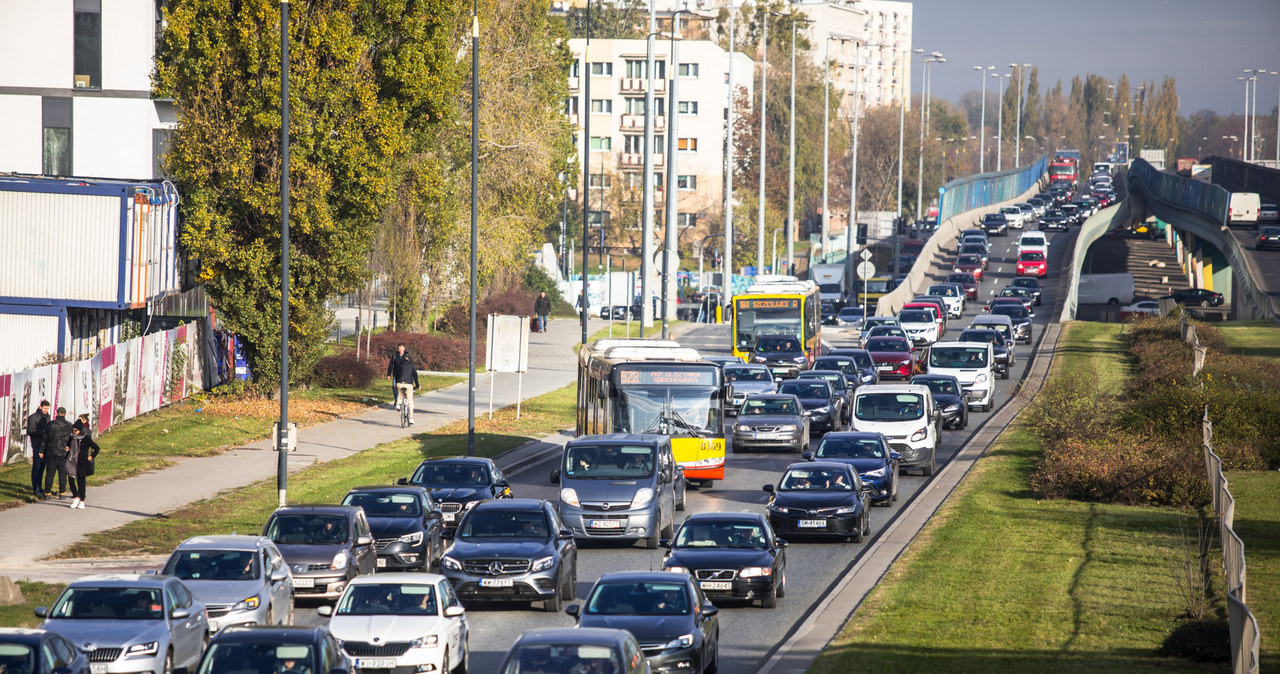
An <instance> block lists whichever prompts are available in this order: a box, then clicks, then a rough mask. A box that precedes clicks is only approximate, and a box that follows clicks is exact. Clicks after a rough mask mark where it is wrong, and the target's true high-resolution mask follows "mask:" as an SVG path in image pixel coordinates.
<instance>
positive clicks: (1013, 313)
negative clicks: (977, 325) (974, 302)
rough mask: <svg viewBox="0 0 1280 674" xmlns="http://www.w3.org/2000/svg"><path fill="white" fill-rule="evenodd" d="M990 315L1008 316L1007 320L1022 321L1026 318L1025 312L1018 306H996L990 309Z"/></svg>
mask: <svg viewBox="0 0 1280 674" xmlns="http://www.w3.org/2000/svg"><path fill="white" fill-rule="evenodd" d="M991 313H993V314H996V315H1002V316H1008V317H1009V318H1017V319H1023V318H1028V316H1027V310H1026V309H1023V308H1022V305H1021V303H1019V304H997V305H996V306H994V307H991Z"/></svg>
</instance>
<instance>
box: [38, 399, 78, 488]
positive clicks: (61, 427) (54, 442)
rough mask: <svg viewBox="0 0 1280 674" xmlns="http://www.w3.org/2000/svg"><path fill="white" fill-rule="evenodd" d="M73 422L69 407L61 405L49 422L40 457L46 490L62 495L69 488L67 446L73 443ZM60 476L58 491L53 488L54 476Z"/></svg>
mask: <svg viewBox="0 0 1280 674" xmlns="http://www.w3.org/2000/svg"><path fill="white" fill-rule="evenodd" d="M71 429H72V426H71V422H70V421H67V408H65V407H59V408H58V416H57V417H56V418H54V420H53V421H50V422H49V426H48V428H47V429H46V430H45V433H44V448H43V450H42V451H41V456H40V458H41V459H43V460H44V491H45V493H46V494H57V495H59V496H61V495H62V492H64V491H66V490H67V464H66V461H67V446H68V445H69V444H71ZM54 475H57V476H58V491H56V492H55V491H51V490H52V489H53V476H54Z"/></svg>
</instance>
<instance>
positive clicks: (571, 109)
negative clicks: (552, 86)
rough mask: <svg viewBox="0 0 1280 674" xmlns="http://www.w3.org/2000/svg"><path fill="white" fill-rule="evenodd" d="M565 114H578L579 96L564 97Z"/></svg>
mask: <svg viewBox="0 0 1280 674" xmlns="http://www.w3.org/2000/svg"><path fill="white" fill-rule="evenodd" d="M564 114H566V115H576V114H578V98H577V96H570V97H569V98H566V99H564Z"/></svg>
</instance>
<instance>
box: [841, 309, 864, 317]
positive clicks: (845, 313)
mask: <svg viewBox="0 0 1280 674" xmlns="http://www.w3.org/2000/svg"><path fill="white" fill-rule="evenodd" d="M836 315H837V316H839V317H840V318H843V319H845V320H849V319H854V318H862V316H863V311H862V310H861V309H852V308H850V309H841V310H840V313H838V314H836Z"/></svg>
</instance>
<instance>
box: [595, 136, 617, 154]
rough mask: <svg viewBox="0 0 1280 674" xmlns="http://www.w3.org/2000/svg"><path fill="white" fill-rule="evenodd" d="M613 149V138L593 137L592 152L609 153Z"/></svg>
mask: <svg viewBox="0 0 1280 674" xmlns="http://www.w3.org/2000/svg"><path fill="white" fill-rule="evenodd" d="M612 149H613V138H611V137H609V136H592V137H591V151H592V152H608V151H609V150H612Z"/></svg>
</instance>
